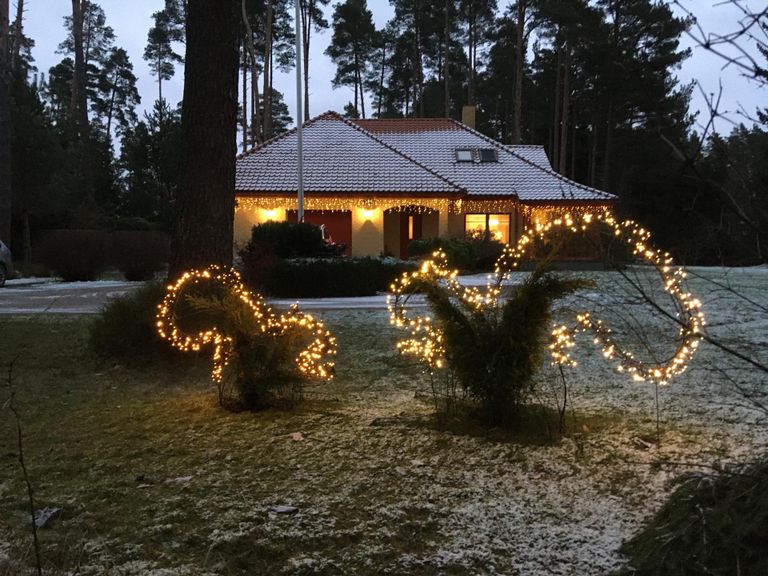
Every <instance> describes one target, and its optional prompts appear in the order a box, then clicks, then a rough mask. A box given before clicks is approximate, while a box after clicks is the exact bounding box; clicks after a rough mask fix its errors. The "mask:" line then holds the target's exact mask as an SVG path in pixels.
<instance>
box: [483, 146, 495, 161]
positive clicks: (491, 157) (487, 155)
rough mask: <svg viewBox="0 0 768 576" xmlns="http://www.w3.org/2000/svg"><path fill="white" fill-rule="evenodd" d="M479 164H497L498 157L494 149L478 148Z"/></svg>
mask: <svg viewBox="0 0 768 576" xmlns="http://www.w3.org/2000/svg"><path fill="white" fill-rule="evenodd" d="M479 152H480V162H498V161H499V156H498V154H497V153H496V149H495V148H480V150H479Z"/></svg>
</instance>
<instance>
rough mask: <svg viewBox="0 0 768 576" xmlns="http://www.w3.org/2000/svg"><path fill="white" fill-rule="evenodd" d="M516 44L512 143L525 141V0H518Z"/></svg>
mask: <svg viewBox="0 0 768 576" xmlns="http://www.w3.org/2000/svg"><path fill="white" fill-rule="evenodd" d="M516 32H517V34H516V38H515V41H516V44H515V117H514V121H513V123H512V144H520V143H521V142H522V141H523V67H524V66H525V46H523V42H524V35H525V0H517V30H516Z"/></svg>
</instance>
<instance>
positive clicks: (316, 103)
mask: <svg viewBox="0 0 768 576" xmlns="http://www.w3.org/2000/svg"><path fill="white" fill-rule="evenodd" d="M11 3H12V4H14V2H13V0H12V2H11ZM508 3H509V2H500V7H501V8H506V6H507V4H508ZM683 3H684V5H685V6H687V7H688V8H689V9H690V10H691V11H692V12H694V13H695V14H696V15H697V17H698V19H699V22H700V23H701V26H702V27H703V28H704V30H706V31H707V32H720V33H724V32H728V31H732V30H735V29H737V27H738V19H739V15H740V13H739V11H738V10H737V9H736V8H734V7H733V6H731V5H728V4H724V3H723V2H722V0H683ZM99 4H100V5H101V6H102V8H103V9H104V11H105V13H106V15H107V24H108V25H110V26H111V27H112V28H113V29H114V31H115V35H116V37H117V38H116V44H117V45H118V46H121V47H123V48H125V49H126V50H127V51H128V54H129V56H130V58H131V61H132V62H133V66H134V72H135V74H136V76H137V77H138V86H139V92H140V94H141V97H142V104H141V107H140V109H141V110H144V109H147V108H151V106H152V102H153V100H154V99H155V97H156V93H157V84H156V80H155V78H154V77H153V76H151V75H150V72H149V68H148V67H147V63H146V62H145V61H144V60H143V58H142V54H143V52H144V46H145V44H146V39H147V31H148V30H149V28H150V26H151V24H152V18H151V15H152V13H153V12H155V11H156V10H159V9H161V8H162V6H163V0H130V1H128V0H100V1H99ZM742 4H743V5H746V6H752V7H753V8H755V9H757V6H758V5H759V4H761V2H753V1H747V2H742ZM368 5H369V7H370V9H371V10H372V12H373V16H374V21H375V23H376V26H377V27H382V26H383V25H384V24H385V23H386V22H387V20H389V19H390V18H391V17H392V14H393V9H392V7H391V6H390V5H389V3H388V2H387V1H386V0H369V3H368ZM12 10H13V6H12ZM70 11H71V2H69V1H68V0H26V1H25V13H26V19H25V23H24V24H25V32H26V34H27V35H28V36H30V37H31V38H33V39H34V40H35V44H36V45H35V48H34V50H33V56H34V58H35V60H36V65H37V67H38V69H39V70H40V71H41V72H44V73H45V74H46V76H47V74H48V69H49V68H50V67H51V66H53V65H54V64H56V63H57V62H58V61H59V60H61V58H62V55H60V54H56V48H57V46H58V44H59V42H61V41H62V39H63V38H64V28H63V18H64V16H65V15H67V14H69V13H70ZM332 12H333V3H332V4H331V5H330V6H328V8H327V9H326V17H327V18H328V20H329V22H330V21H331V15H332ZM330 39H331V31H330V30H328V31H325V32H324V33H322V34H316V33H313V37H312V49H311V54H310V59H311V63H310V72H311V78H310V112H311V114H312V115H316V114H319V113H321V112H324V111H326V110H336V111H339V112H341V111H342V110H343V108H344V105H345V104H346V103H347V102H348V101H349V100H351V99H352V90H351V89H347V88H339V89H336V90H333V89H332V88H331V78H332V77H333V74H334V66H333V64H332V63H331V61H330V59H329V58H328V57H327V56H325V55H324V54H323V52H324V50H325V48H326V47H327V45H328V43H329V42H330ZM683 41H684V45H685V46H692V45H693V42H692V41H691V40H690V39H689V38H688V37H687V36H686V37H684V39H683ZM749 49H750V51H752V52H755V51H756V50H755V49H754V47H753V46H751V45H750V46H749ZM678 77H679V78H680V80H681V81H683V82H690V81H691V80H693V79H696V80H698V81H699V82H700V83H701V86H702V88H703V90H704V91H705V92H706V93H713V92H717V91H718V86H719V83H720V82H722V85H723V101H722V106H721V108H722V110H723V111H728V112H729V113H730V114H729V116H730V118H732V119H733V120H735V121H744V120H743V118H741V117H740V116H739V115H738V113H737V111H738V110H739V109H741V108H743V109H744V110H746V111H747V112H748V113H750V114H754V111H755V109H756V108H757V107H758V106H765V104H766V94H765V91H764V90H763V91H761V90H760V88H759V87H758V86H757V84H756V83H754V82H751V81H749V80H747V79H745V78H744V77H743V76H742V75H741V73H740V72H739V70H737V69H736V68H735V67H728V68H725V69H723V61H722V60H720V59H719V58H717V57H715V56H713V55H711V54H709V53H707V52H706V51H704V50H703V49H701V48H698V47H694V49H693V55H692V56H691V57H690V58H689V59H688V60H687V61H686V62H685V63H684V64H683V66H682V68H681V69H680V70H679V71H678ZM275 85H276V88H277V89H278V90H280V91H281V92H283V93H284V94H285V98H286V101H287V103H288V106H289V108H290V110H291V115H292V116H293V117H294V118H295V109H296V99H295V86H296V84H295V75H294V73H293V72H292V73H289V74H280V73H278V74H277V75H276V77H275ZM182 88H183V69H182V67H177V72H176V76H175V77H174V78H173V79H172V80H170V81H168V82H164V83H163V94H164V96H165V97H166V99H167V100H169V101H170V103H171V104H176V102H178V101H179V100H180V99H181V97H182ZM693 107H694V109H703V108H705V104H704V100H703V98H702V96H701V94H700V93H699V90H698V89H697V90H696V92H695V94H694V101H693ZM702 114H704V113H702ZM718 128H719V130H721V131H724V132H728V131H729V130H730V126H729V125H728V123H726V122H720V123H719V124H718Z"/></svg>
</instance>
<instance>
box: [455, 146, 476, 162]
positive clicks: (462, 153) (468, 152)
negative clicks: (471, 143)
mask: <svg viewBox="0 0 768 576" xmlns="http://www.w3.org/2000/svg"><path fill="white" fill-rule="evenodd" d="M474 161H475V159H474V157H473V154H472V149H471V148H456V162H474Z"/></svg>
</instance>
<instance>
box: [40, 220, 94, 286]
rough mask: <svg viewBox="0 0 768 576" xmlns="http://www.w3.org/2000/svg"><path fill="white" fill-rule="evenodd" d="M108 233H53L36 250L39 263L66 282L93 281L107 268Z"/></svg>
mask: <svg viewBox="0 0 768 576" xmlns="http://www.w3.org/2000/svg"><path fill="white" fill-rule="evenodd" d="M107 241H108V236H107V232H105V231H103V230H52V231H50V232H48V233H47V234H46V235H45V236H44V237H43V239H42V241H41V243H40V246H39V247H38V255H39V258H40V261H41V262H42V263H43V264H44V265H46V266H47V267H48V268H50V269H51V270H52V271H53V272H54V273H56V275H58V276H61V278H63V279H64V280H65V281H68V282H73V281H85V280H95V279H97V278H98V277H99V275H100V274H101V273H102V272H103V271H104V270H105V269H106V268H107V265H108V254H107Z"/></svg>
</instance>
